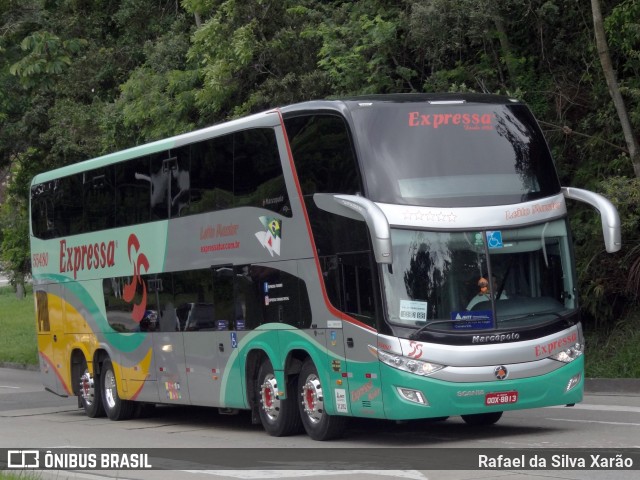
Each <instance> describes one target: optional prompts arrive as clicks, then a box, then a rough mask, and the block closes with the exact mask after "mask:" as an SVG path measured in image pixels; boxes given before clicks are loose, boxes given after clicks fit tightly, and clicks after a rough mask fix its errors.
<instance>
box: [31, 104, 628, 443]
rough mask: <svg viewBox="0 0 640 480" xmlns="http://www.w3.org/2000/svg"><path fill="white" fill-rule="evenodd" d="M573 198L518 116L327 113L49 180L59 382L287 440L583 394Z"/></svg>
mask: <svg viewBox="0 0 640 480" xmlns="http://www.w3.org/2000/svg"><path fill="white" fill-rule="evenodd" d="M567 198H575V199H577V200H580V201H584V202H587V203H589V204H591V205H593V206H594V207H596V209H597V210H598V211H599V212H600V214H601V216H602V225H603V234H604V241H605V245H606V248H607V250H608V251H616V250H618V249H619V248H620V221H619V218H618V214H617V212H616V210H615V208H614V207H613V206H612V204H611V203H610V202H608V201H607V200H606V199H604V198H603V197H601V196H599V195H597V194H595V193H592V192H588V191H585V190H580V189H574V188H563V187H561V186H560V183H559V180H558V176H557V174H556V170H555V167H554V163H553V160H552V158H551V155H550V152H549V148H548V146H547V144H546V142H545V140H544V138H543V135H542V132H541V131H540V128H539V127H538V125H537V123H536V121H535V119H534V118H533V116H532V114H531V113H530V111H529V110H528V108H527V107H526V106H525V105H524V104H522V103H520V102H518V101H516V100H513V99H510V98H506V97H500V96H489V95H468V94H464V95H462V94H460V95H458V94H446V95H445V94H440V95H436V94H406V95H381V96H367V97H355V98H348V99H343V100H322V101H310V102H304V103H300V104H295V105H290V106H286V107H283V108H277V109H274V110H271V111H267V112H264V113H260V114H256V115H251V116H248V117H246V118H242V119H239V120H234V121H230V122H227V123H223V124H220V125H216V126H212V127H209V128H205V129H202V130H198V131H195V132H192V133H187V134H184V135H179V136H176V137H172V138H168V139H165V140H160V141H157V142H154V143H150V144H147V145H142V146H138V147H135V148H131V149H129V150H125V151H121V152H117V153H113V154H109V155H106V156H102V157H99V158H94V159H91V160H87V161H85V162H81V163H77V164H74V165H69V166H67V167H63V168H60V169H57V170H54V171H50V172H46V173H41V174H39V175H37V176H36V177H35V178H34V179H33V182H32V185H31V205H30V207H31V210H30V216H31V231H30V233H31V250H32V266H33V280H34V292H35V301H36V311H37V314H36V316H37V318H36V322H37V331H38V347H39V354H40V369H41V372H42V378H43V382H44V385H45V387H46V389H48V390H50V391H52V392H54V393H56V394H59V395H67V396H77V397H78V403H79V407H80V408H84V410H85V412H86V414H87V415H88V416H90V417H97V416H101V415H106V416H108V417H109V418H110V419H112V420H124V419H127V418H131V417H133V416H135V415H136V414H137V413H138V412H139V411H140V407H141V406H143V405H145V404H152V405H153V404H180V405H200V406H209V407H217V408H219V409H220V410H221V412H227V413H231V412H235V411H238V410H242V409H246V410H250V411H251V412H252V415H251V417H252V419H253V421H254V422H261V423H262V425H263V426H264V429H265V430H266V431H267V432H268V433H269V434H271V435H274V436H284V435H291V434H294V433H297V432H299V431H302V429H303V428H304V430H306V432H307V434H308V435H310V436H311V437H312V438H314V439H316V440H326V439H330V438H333V437H336V436H338V435H339V434H340V433H341V432H342V431H343V430H344V428H345V422H346V420H347V419H348V418H349V417H369V418H377V419H391V420H410V419H424V418H441V417H448V416H455V415H461V416H462V418H463V419H464V420H465V421H466V422H467V423H470V424H474V425H478V424H480V425H489V424H493V423H495V422H496V421H497V420H498V419H499V418H500V416H501V415H502V412H503V411H508V410H517V409H525V408H534V407H544V406H550V405H571V404H575V403H576V402H579V401H581V399H582V396H583V386H584V373H583V372H584V357H583V352H584V338H583V333H582V329H581V323H580V316H579V311H578V301H577V298H578V294H577V285H576V276H575V269H574V261H573V253H572V242H571V236H570V232H569V227H568V222H567V208H566V204H565V199H567Z"/></svg>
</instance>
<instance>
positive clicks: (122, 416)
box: [100, 359, 136, 420]
mask: <svg viewBox="0 0 640 480" xmlns="http://www.w3.org/2000/svg"><path fill="white" fill-rule="evenodd" d="M100 378H101V379H102V382H101V383H102V403H103V405H104V411H105V412H106V413H107V417H109V419H111V420H128V419H129V418H131V417H132V416H133V414H134V413H135V409H136V404H135V402H132V401H129V400H121V399H120V396H119V395H118V388H117V385H116V374H115V372H114V370H113V364H112V363H111V360H109V359H107V360H105V361H104V362H103V364H102V374H101V375H100Z"/></svg>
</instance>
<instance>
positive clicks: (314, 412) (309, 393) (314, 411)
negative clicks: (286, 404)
mask: <svg viewBox="0 0 640 480" xmlns="http://www.w3.org/2000/svg"><path fill="white" fill-rule="evenodd" d="M300 395H301V396H302V408H303V410H304V413H305V414H306V415H307V419H308V420H309V421H310V422H311V423H313V424H316V423H319V422H320V420H322V416H323V415H324V397H323V395H322V385H320V379H319V378H318V377H317V375H313V374H312V375H309V376H308V377H307V380H306V381H305V382H304V385H303V386H302V391H301V392H300Z"/></svg>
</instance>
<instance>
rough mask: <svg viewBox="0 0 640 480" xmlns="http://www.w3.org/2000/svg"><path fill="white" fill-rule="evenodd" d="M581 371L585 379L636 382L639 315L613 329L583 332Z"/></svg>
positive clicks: (639, 356) (639, 374)
mask: <svg viewBox="0 0 640 480" xmlns="http://www.w3.org/2000/svg"><path fill="white" fill-rule="evenodd" d="M585 337H586V342H585V343H586V351H585V364H586V366H585V370H586V375H587V377H589V378H640V311H638V310H635V311H632V312H631V313H630V314H629V316H628V317H625V318H624V319H621V320H620V321H618V323H617V324H616V325H615V326H614V327H613V328H611V327H609V328H607V329H604V328H600V329H598V330H594V331H588V330H587V331H586V333H585Z"/></svg>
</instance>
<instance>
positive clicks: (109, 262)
mask: <svg viewBox="0 0 640 480" xmlns="http://www.w3.org/2000/svg"><path fill="white" fill-rule="evenodd" d="M115 250H116V242H115V241H114V240H110V241H108V242H96V243H90V244H85V245H75V246H72V247H68V246H67V241H66V240H60V273H66V272H72V273H73V278H74V279H77V278H78V272H79V271H81V270H91V269H94V270H97V269H102V268H110V267H113V266H114V265H115V260H114V256H115ZM47 261H48V259H47Z"/></svg>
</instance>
